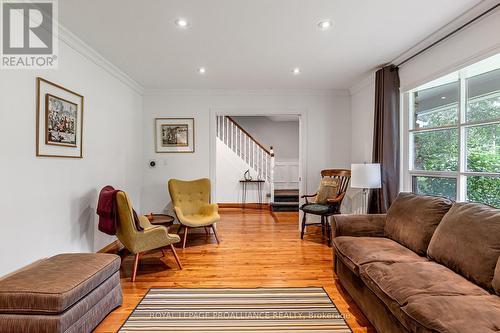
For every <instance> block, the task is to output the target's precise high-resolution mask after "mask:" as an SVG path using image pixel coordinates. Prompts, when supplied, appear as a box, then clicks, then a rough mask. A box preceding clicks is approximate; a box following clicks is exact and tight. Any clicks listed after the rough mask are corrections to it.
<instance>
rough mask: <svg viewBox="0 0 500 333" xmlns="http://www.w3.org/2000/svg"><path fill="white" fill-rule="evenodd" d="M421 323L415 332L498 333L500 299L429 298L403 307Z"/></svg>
mask: <svg viewBox="0 0 500 333" xmlns="http://www.w3.org/2000/svg"><path fill="white" fill-rule="evenodd" d="M402 311H403V312H404V313H405V314H406V315H407V317H408V318H411V319H412V320H413V321H414V322H415V323H418V325H419V328H418V330H413V331H414V332H419V333H420V332H432V333H434V332H445V333H463V332H467V333H472V332H477V333H498V332H499V330H500V297H498V296H494V295H490V296H430V297H421V298H418V299H416V300H413V301H411V302H409V303H408V304H407V305H405V306H404V307H402Z"/></svg>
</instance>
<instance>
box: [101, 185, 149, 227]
mask: <svg viewBox="0 0 500 333" xmlns="http://www.w3.org/2000/svg"><path fill="white" fill-rule="evenodd" d="M118 192H120V190H115V189H114V187H113V186H111V185H107V186H105V187H103V188H102V189H101V192H100V193H99V201H98V203H97V215H99V225H98V228H99V230H100V231H101V232H104V233H105V234H108V235H116V225H117V224H118V222H119V221H118V219H119V216H118V210H117V209H116V194H117V193H118ZM132 212H133V214H134V223H135V227H136V229H137V230H139V231H142V230H144V229H143V228H142V227H141V223H140V222H139V217H138V216H137V213H136V212H135V210H132Z"/></svg>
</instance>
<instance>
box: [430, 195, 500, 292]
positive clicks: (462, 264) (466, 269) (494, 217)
mask: <svg viewBox="0 0 500 333" xmlns="http://www.w3.org/2000/svg"><path fill="white" fill-rule="evenodd" d="M499 235H500V209H495V208H493V207H490V206H486V205H482V204H476V203H455V204H454V205H453V207H452V208H451V209H450V211H449V212H448V213H447V214H446V216H445V217H444V218H443V221H441V223H440V224H439V226H438V228H437V229H436V232H435V233H434V236H433V237H432V240H431V242H430V244H429V251H428V253H429V257H430V258H432V259H434V260H435V261H437V262H439V263H441V264H443V265H445V266H447V267H449V268H451V269H452V270H454V271H455V272H457V273H459V274H462V275H463V276H465V277H466V278H468V279H469V280H471V281H473V282H475V283H477V284H478V285H480V286H482V287H483V288H486V289H488V290H491V291H492V290H493V286H492V281H493V275H494V272H495V267H496V264H497V260H498V257H499V256H500V237H499Z"/></svg>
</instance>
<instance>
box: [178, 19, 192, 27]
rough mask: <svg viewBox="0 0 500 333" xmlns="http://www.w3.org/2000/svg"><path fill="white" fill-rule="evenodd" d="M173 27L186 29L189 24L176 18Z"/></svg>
mask: <svg viewBox="0 0 500 333" xmlns="http://www.w3.org/2000/svg"><path fill="white" fill-rule="evenodd" d="M175 25H176V26H178V27H179V28H187V26H188V25H189V23H188V21H186V19H183V18H178V19H177V20H175Z"/></svg>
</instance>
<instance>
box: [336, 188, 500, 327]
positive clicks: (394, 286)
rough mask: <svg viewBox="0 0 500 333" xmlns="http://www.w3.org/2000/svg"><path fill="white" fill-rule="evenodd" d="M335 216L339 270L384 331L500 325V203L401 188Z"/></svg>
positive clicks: (341, 277) (359, 300)
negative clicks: (383, 209) (383, 206)
mask: <svg viewBox="0 0 500 333" xmlns="http://www.w3.org/2000/svg"><path fill="white" fill-rule="evenodd" d="M332 223H333V228H332V233H333V235H332V237H333V245H334V246H333V252H334V270H335V273H336V275H337V277H338V279H339V281H340V283H341V285H342V286H343V287H344V289H346V290H347V292H348V293H349V294H350V295H351V296H352V298H353V299H354V301H355V302H356V303H357V304H358V306H359V307H360V308H361V310H362V311H363V313H364V314H365V315H366V317H367V318H368V320H369V321H370V322H371V323H372V324H373V326H374V327H375V328H376V329H377V331H378V332H380V333H390V332H397V333H401V332H419V333H420V332H446V333H452V332H464V333H473V332H478V333H479V332H480V333H487V332H500V297H499V295H500V209H495V208H492V207H490V206H486V205H481V204H474V203H453V202H451V201H449V200H447V199H444V198H439V197H431V196H418V195H414V194H410V193H401V194H400V195H399V196H398V198H397V199H396V201H395V202H394V203H393V205H392V206H391V208H390V209H389V211H388V212H387V215H385V214H384V215H338V216H335V219H334V221H333V222H332Z"/></svg>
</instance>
